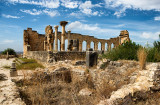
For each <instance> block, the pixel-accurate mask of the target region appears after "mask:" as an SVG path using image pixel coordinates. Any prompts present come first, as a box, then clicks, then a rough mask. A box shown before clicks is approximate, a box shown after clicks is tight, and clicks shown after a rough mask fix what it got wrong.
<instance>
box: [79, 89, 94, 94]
mask: <svg viewBox="0 0 160 105" xmlns="http://www.w3.org/2000/svg"><path fill="white" fill-rule="evenodd" d="M91 94H92V91H90V90H89V89H88V88H85V89H82V90H80V91H79V95H82V96H90V95H91Z"/></svg>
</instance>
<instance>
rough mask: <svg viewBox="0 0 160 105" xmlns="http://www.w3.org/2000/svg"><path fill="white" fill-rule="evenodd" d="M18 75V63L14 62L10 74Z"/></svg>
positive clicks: (12, 75)
mask: <svg viewBox="0 0 160 105" xmlns="http://www.w3.org/2000/svg"><path fill="white" fill-rule="evenodd" d="M17 75H18V74H17V70H16V63H15V62H12V65H11V69H10V76H11V77H15V76H17Z"/></svg>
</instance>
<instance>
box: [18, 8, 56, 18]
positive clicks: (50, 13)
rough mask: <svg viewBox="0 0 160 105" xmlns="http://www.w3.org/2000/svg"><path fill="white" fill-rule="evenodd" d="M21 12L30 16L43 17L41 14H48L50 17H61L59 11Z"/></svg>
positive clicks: (34, 10)
mask: <svg viewBox="0 0 160 105" xmlns="http://www.w3.org/2000/svg"><path fill="white" fill-rule="evenodd" d="M20 11H21V12H24V13H27V14H30V15H41V14H46V15H49V16H50V17H54V16H56V15H57V16H59V12H58V11H55V10H53V11H52V10H48V9H45V10H36V9H33V10H22V9H21V10H20Z"/></svg>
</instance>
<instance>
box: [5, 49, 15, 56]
mask: <svg viewBox="0 0 160 105" xmlns="http://www.w3.org/2000/svg"><path fill="white" fill-rule="evenodd" d="M7 52H8V54H9V55H16V52H15V51H14V49H11V48H7V49H5V50H4V51H3V52H2V54H3V55H5V54H7Z"/></svg>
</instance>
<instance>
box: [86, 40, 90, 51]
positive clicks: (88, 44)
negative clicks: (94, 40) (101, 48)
mask: <svg viewBox="0 0 160 105" xmlns="http://www.w3.org/2000/svg"><path fill="white" fill-rule="evenodd" d="M90 47H91V42H90V41H87V47H86V50H87V49H89V48H90Z"/></svg>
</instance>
